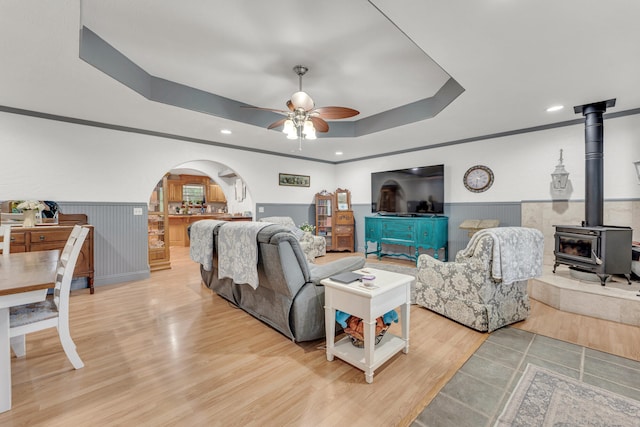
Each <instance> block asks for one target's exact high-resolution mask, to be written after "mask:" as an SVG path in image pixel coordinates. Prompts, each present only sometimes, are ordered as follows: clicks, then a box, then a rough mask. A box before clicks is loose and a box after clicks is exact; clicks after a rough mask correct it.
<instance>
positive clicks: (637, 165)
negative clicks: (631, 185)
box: [633, 160, 640, 184]
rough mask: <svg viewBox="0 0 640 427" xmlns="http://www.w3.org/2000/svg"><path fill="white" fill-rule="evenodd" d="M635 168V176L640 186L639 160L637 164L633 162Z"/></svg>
mask: <svg viewBox="0 0 640 427" xmlns="http://www.w3.org/2000/svg"><path fill="white" fill-rule="evenodd" d="M633 164H634V165H635V166H636V175H637V176H638V184H640V160H639V161H637V162H633Z"/></svg>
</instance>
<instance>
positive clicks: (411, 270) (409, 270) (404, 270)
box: [364, 262, 416, 304]
mask: <svg viewBox="0 0 640 427" xmlns="http://www.w3.org/2000/svg"><path fill="white" fill-rule="evenodd" d="M364 268H377V269H378V270H385V271H391V272H394V273H401V274H407V275H409V276H413V277H414V279H413V281H411V304H415V303H416V279H415V277H416V268H415V267H405V266H403V265H395V264H384V263H381V262H367V263H365V265H364Z"/></svg>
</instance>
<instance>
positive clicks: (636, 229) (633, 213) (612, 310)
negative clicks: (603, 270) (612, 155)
mask: <svg viewBox="0 0 640 427" xmlns="http://www.w3.org/2000/svg"><path fill="white" fill-rule="evenodd" d="M584 210H585V207H584V202H570V201H554V202H523V203H522V226H523V227H532V228H536V229H538V230H540V231H542V233H543V234H544V267H545V268H544V274H543V276H542V277H540V278H538V279H535V280H531V281H530V282H529V296H531V297H532V298H534V299H536V300H538V301H540V302H543V303H545V304H547V305H550V306H552V307H554V308H556V309H558V310H562V311H567V312H571V313H577V314H583V315H585V316H591V317H597V318H600V319H607V320H612V321H615V322H620V323H626V324H631V325H636V326H640V296H637V295H638V294H640V289H639V288H640V283H638V282H633V283H632V284H631V285H628V284H627V282H626V279H624V277H617V276H614V277H613V278H612V280H613V282H611V283H609V282H608V283H607V285H606V286H601V285H600V282H591V281H584V280H577V279H574V278H573V277H571V276H570V275H569V268H568V267H567V266H564V265H559V266H558V267H557V269H556V273H555V274H554V273H553V272H552V268H553V263H554V261H555V257H554V255H553V249H554V243H555V239H554V233H555V228H554V225H580V224H581V222H582V221H583V220H584V216H585V211H584ZM604 225H619V226H627V227H631V228H632V229H633V240H634V241H638V240H640V201H605V202H604ZM629 250H631V248H629Z"/></svg>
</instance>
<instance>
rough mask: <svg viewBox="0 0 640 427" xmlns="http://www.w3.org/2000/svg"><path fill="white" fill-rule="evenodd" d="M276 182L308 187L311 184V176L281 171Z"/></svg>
mask: <svg viewBox="0 0 640 427" xmlns="http://www.w3.org/2000/svg"><path fill="white" fill-rule="evenodd" d="M278 184H279V185H288V186H291V187H309V186H310V185H311V177H310V176H309V175H292V174H289V173H281V174H280V177H279V179H278Z"/></svg>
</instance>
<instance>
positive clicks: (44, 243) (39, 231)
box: [11, 216, 94, 293]
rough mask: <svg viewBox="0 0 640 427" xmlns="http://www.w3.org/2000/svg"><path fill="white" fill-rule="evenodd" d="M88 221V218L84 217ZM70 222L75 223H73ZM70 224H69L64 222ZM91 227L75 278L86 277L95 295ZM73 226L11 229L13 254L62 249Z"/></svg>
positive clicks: (78, 262) (79, 256)
mask: <svg viewBox="0 0 640 427" xmlns="http://www.w3.org/2000/svg"><path fill="white" fill-rule="evenodd" d="M84 218H85V220H86V216H84ZM70 222H74V221H71V220H70ZM63 223H69V222H63ZM87 227H89V234H88V235H87V238H86V240H85V241H84V244H83V245H82V250H81V251H80V254H79V255H78V261H76V268H75V270H74V272H73V277H74V278H75V277H86V278H87V281H88V284H89V289H90V292H91V293H93V292H94V289H93V277H94V270H93V226H92V225H87ZM71 230H73V225H40V226H35V227H12V228H11V252H35V251H48V250H51V249H60V250H61V251H62V249H63V248H64V245H65V244H66V243H67V239H68V238H69V234H71Z"/></svg>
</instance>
